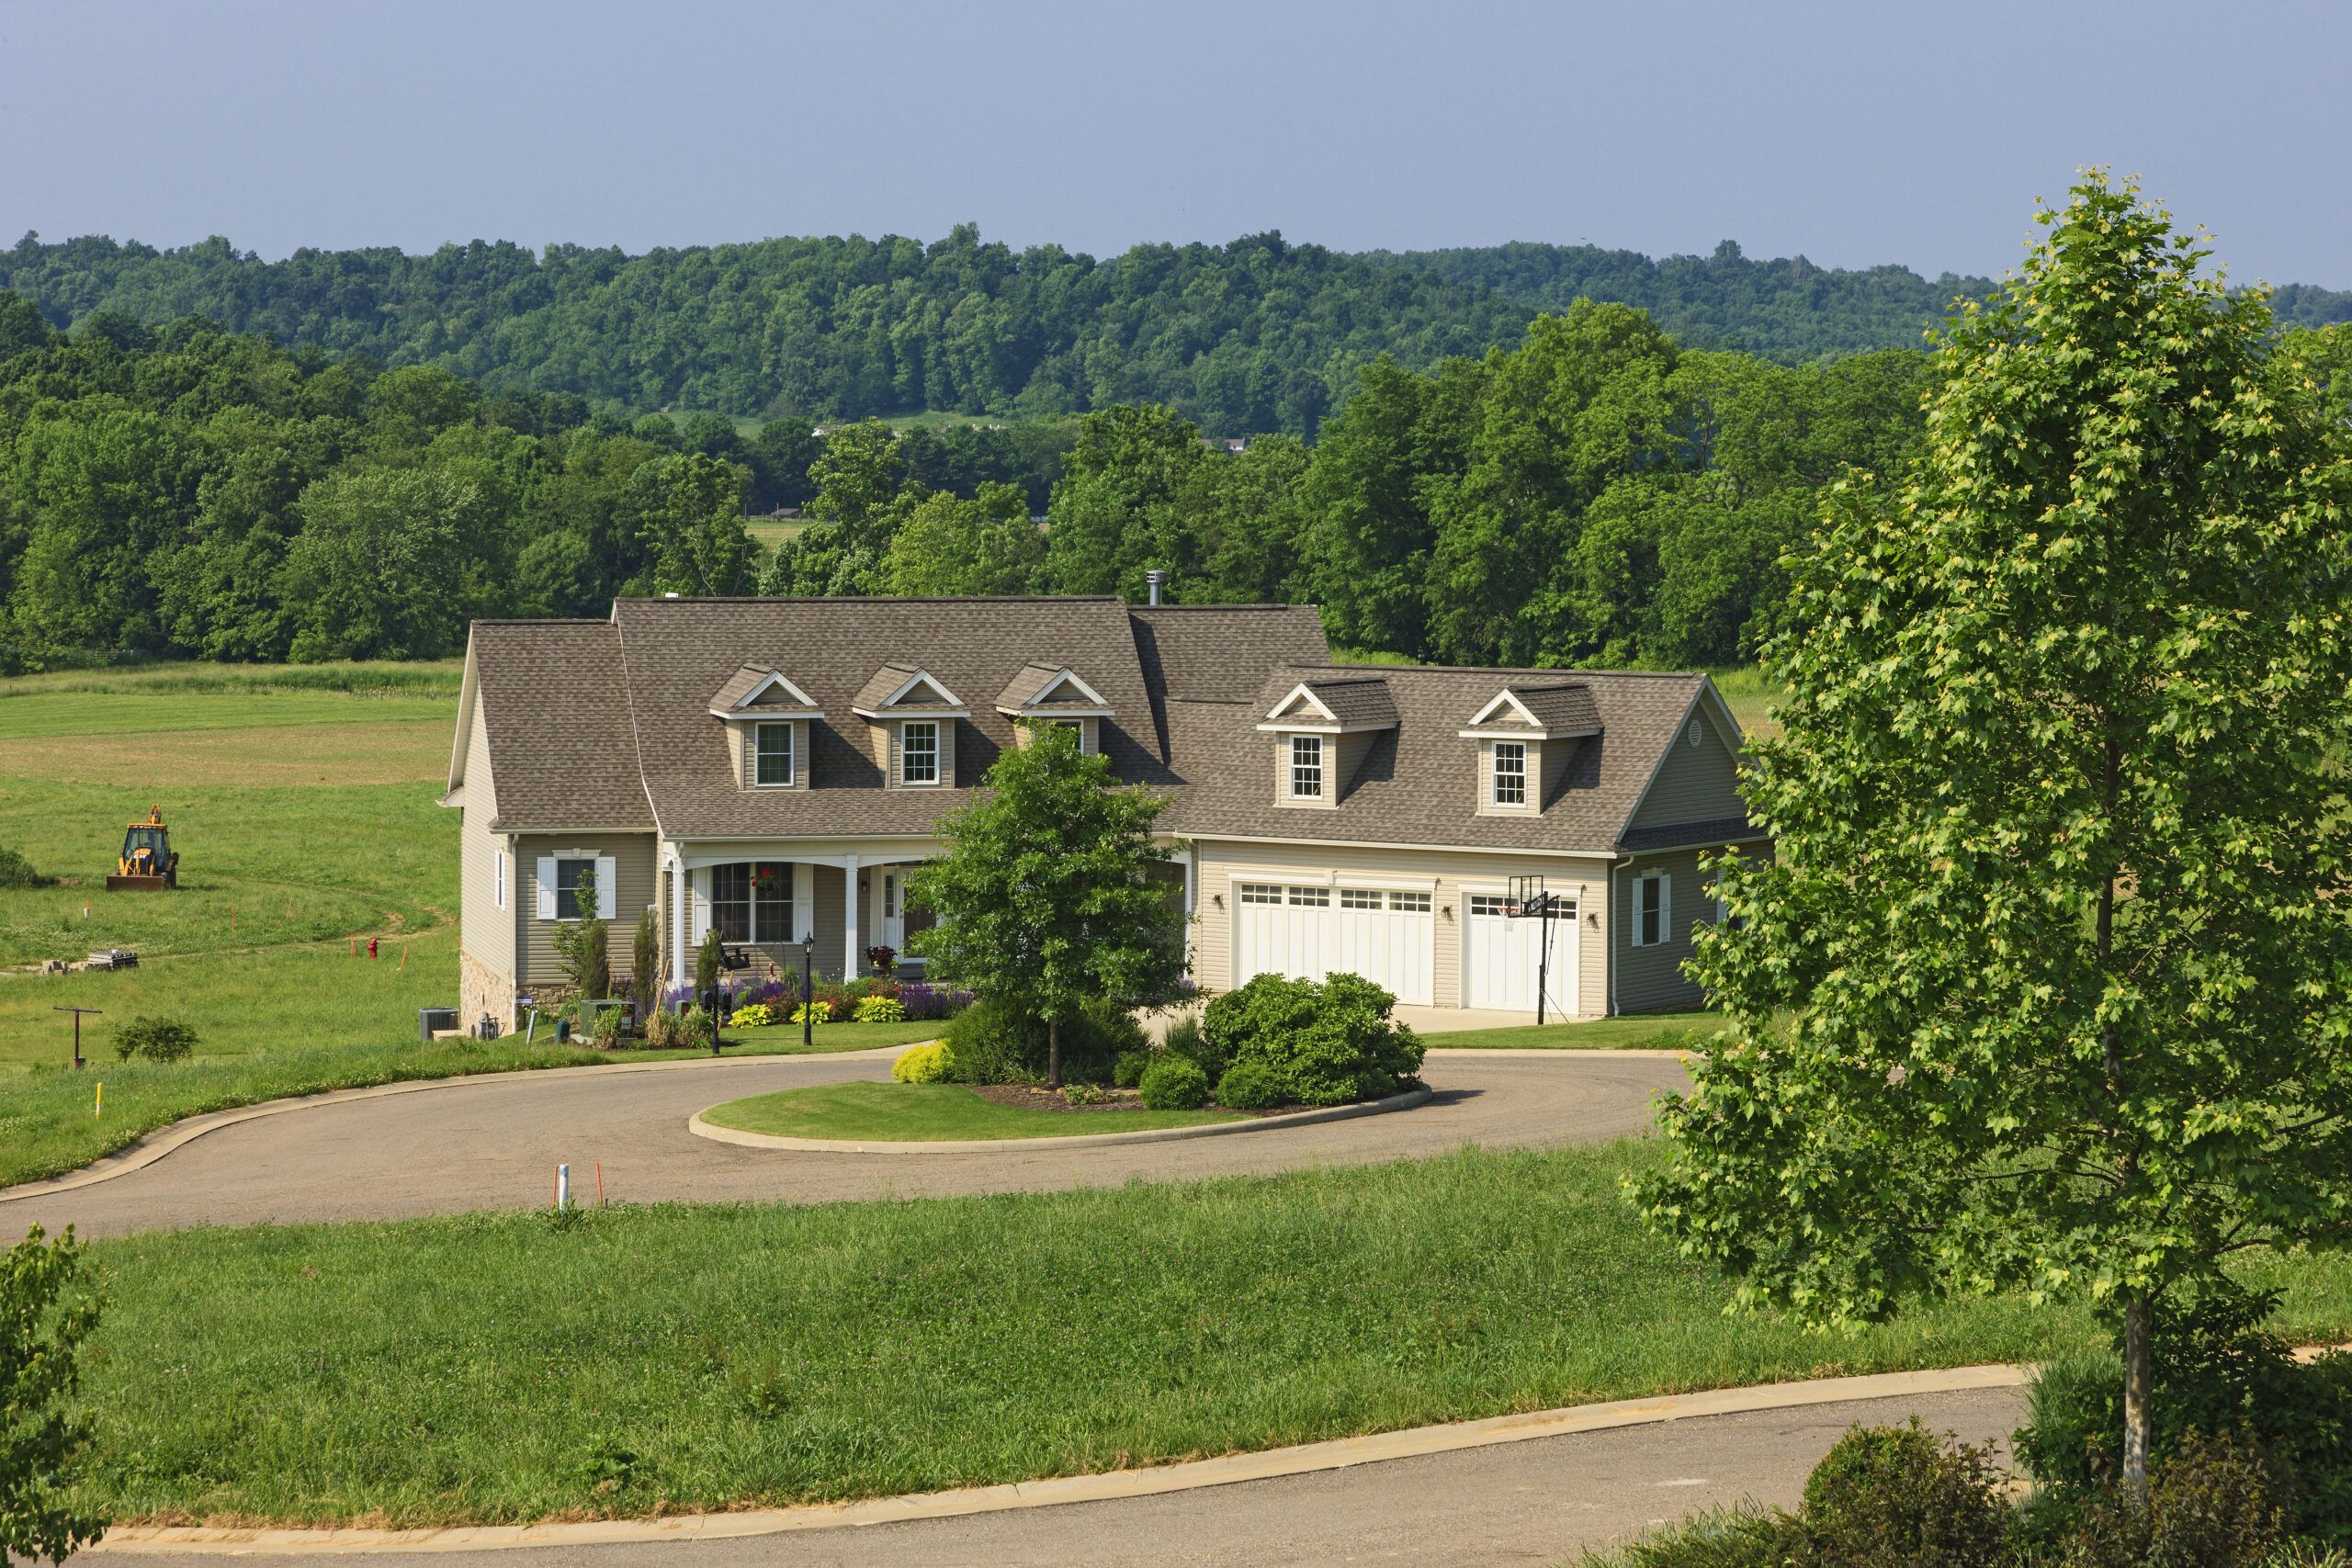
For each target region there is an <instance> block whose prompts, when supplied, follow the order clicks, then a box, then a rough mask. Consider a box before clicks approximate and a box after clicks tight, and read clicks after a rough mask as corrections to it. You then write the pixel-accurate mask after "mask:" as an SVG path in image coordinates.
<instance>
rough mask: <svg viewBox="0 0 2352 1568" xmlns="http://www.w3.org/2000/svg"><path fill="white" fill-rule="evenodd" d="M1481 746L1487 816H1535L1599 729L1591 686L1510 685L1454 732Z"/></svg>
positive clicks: (1480, 797)
mask: <svg viewBox="0 0 2352 1568" xmlns="http://www.w3.org/2000/svg"><path fill="white" fill-rule="evenodd" d="M1456 733H1457V734H1459V735H1460V736H1461V737H1462V738H1463V739H1465V740H1475V741H1476V742H1477V745H1478V775H1477V781H1476V785H1475V787H1476V791H1477V809H1478V813H1479V815H1480V816H1483V817H1535V816H1540V815H1541V814H1542V813H1543V810H1544V807H1546V806H1548V805H1549V804H1551V802H1552V800H1553V798H1554V797H1555V796H1556V795H1558V794H1559V792H1560V786H1561V784H1563V783H1564V782H1565V781H1566V778H1567V774H1568V763H1569V761H1571V760H1572V759H1573V758H1574V757H1575V756H1576V753H1577V747H1578V746H1579V745H1580V744H1582V743H1583V742H1584V741H1585V740H1587V739H1590V738H1591V737H1593V736H1596V735H1599V734H1600V709H1599V708H1597V707H1595V706H1594V705H1593V701H1592V688H1591V687H1589V686H1588V685H1586V684H1584V682H1580V681H1577V682H1544V683H1540V684H1539V683H1534V682H1527V683H1521V684H1519V685H1512V686H1506V687H1504V688H1503V689H1502V690H1501V691H1499V692H1498V693H1496V694H1494V696H1493V697H1492V698H1490V699H1489V700H1488V701H1487V705H1486V706H1484V707H1482V708H1480V709H1479V710H1478V711H1477V712H1476V713H1475V714H1473V715H1471V716H1470V722H1469V724H1468V725H1467V726H1466V727H1465V728H1462V729H1460V730H1458V731H1456Z"/></svg>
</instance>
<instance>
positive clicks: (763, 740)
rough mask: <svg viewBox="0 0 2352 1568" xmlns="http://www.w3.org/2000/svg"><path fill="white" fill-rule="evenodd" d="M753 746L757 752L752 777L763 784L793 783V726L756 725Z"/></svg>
mask: <svg viewBox="0 0 2352 1568" xmlns="http://www.w3.org/2000/svg"><path fill="white" fill-rule="evenodd" d="M752 747H753V749H754V750H755V751H756V752H757V758H756V761H755V765H754V769H753V772H752V777H753V778H754V779H756V780H757V781H758V782H759V783H761V784H770V785H775V784H791V783H792V726H790V725H788V724H755V725H753V726H752Z"/></svg>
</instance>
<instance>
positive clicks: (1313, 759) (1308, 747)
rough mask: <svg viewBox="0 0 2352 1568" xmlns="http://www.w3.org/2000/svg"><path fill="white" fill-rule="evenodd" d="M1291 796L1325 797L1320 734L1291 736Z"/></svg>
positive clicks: (1302, 798) (1294, 797) (1297, 797)
mask: <svg viewBox="0 0 2352 1568" xmlns="http://www.w3.org/2000/svg"><path fill="white" fill-rule="evenodd" d="M1290 797H1291V798H1292V799H1293V800H1320V799H1322V798H1323V738H1322V737H1321V736H1319V735H1294V736H1292V737H1291V738H1290Z"/></svg>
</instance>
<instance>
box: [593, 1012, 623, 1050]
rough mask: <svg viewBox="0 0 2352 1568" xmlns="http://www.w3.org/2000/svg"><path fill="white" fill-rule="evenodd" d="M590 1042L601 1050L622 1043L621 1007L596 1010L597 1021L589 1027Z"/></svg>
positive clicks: (609, 1048)
mask: <svg viewBox="0 0 2352 1568" xmlns="http://www.w3.org/2000/svg"><path fill="white" fill-rule="evenodd" d="M588 1043H590V1044H592V1045H594V1046H595V1047H596V1049H597V1050H599V1051H609V1050H611V1049H613V1047H615V1046H616V1045H618V1044H619V1043H621V1010H620V1009H618V1008H616V1007H610V1008H598V1009H597V1010H596V1021H595V1023H594V1025H593V1026H591V1028H590V1029H589V1032H588Z"/></svg>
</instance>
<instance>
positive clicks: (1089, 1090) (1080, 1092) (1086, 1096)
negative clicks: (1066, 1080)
mask: <svg viewBox="0 0 2352 1568" xmlns="http://www.w3.org/2000/svg"><path fill="white" fill-rule="evenodd" d="M1062 1098H1063V1099H1064V1100H1068V1101H1069V1103H1070V1104H1072V1105H1102V1104H1103V1103H1105V1102H1107V1101H1108V1100H1110V1098H1111V1091H1110V1090H1108V1089H1104V1088H1103V1086H1102V1085H1100V1084H1091V1083H1073V1084H1064V1085H1063V1086H1062Z"/></svg>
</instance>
